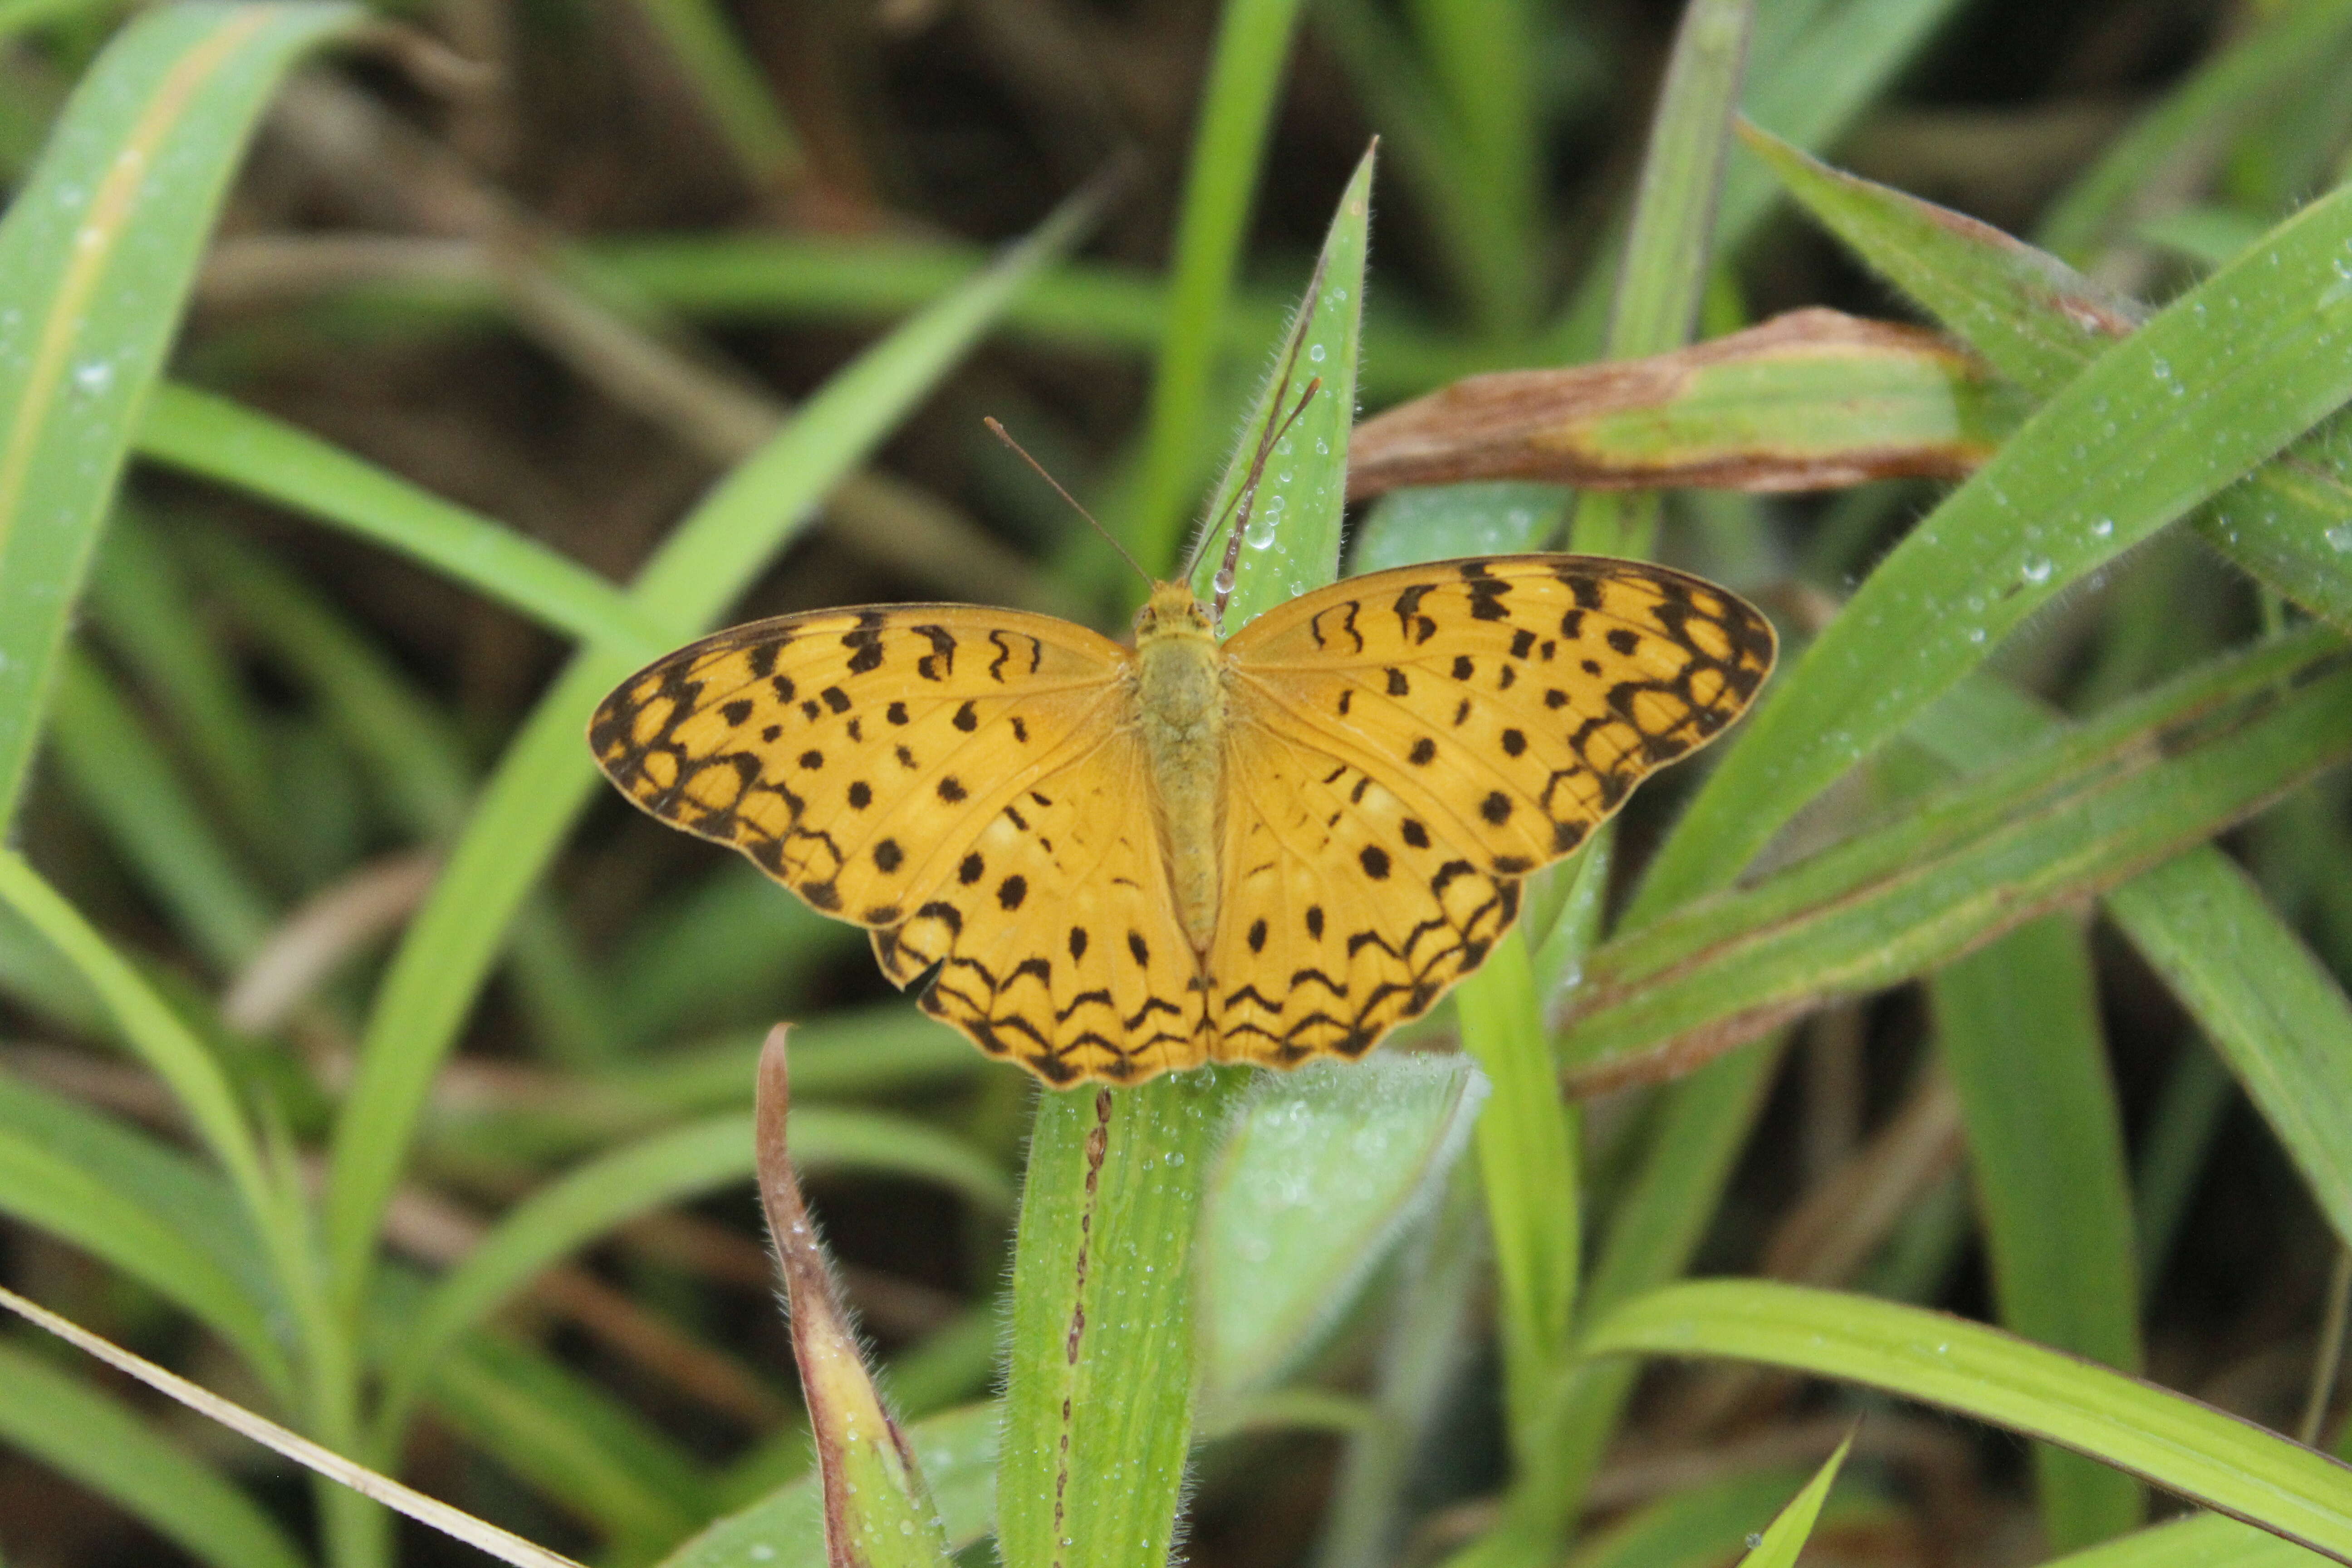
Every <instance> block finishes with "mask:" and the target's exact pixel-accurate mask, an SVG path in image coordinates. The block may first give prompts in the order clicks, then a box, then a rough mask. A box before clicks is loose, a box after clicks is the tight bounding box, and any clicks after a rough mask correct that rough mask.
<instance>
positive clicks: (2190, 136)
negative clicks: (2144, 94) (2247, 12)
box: [2035, 0, 2352, 267]
mask: <svg viewBox="0 0 2352 1568" xmlns="http://www.w3.org/2000/svg"><path fill="white" fill-rule="evenodd" d="M2347 35H2352V5H2347V3H2346V0H2298V3H2295V4H2291V5H2280V6H2278V7H2276V8H2275V9H2273V10H2272V11H2270V12H2268V13H2266V14H2264V15H2263V16H2262V17H2261V19H2260V21H2259V22H2257V23H2256V24H2255V25H2254V26H2250V27H2248V28H2247V29H2246V30H2245V31H2244V32H2243V33H2242V34H2240V35H2239V36H2238V37H2235V38H2233V39H2231V41H2230V42H2229V44H2228V45H2227V46H2226V47H2222V48H2221V49H2218V50H2216V51H2215V52H2214V53H2213V54H2212V55H2211V56H2210V57H2209V58H2206V60H2205V61H2204V62H2203V63H2202V64H2200V66H2199V67H2198V68H2197V69H2196V70H2195V72H2193V73H2192V74H2191V75H2190V76H2189V79H2187V80H2186V81H2184V82H2182V83H2181V84H2180V85H2179V86H2178V87H2176V88H2174V89H2172V90H2171V91H2170V92H2168V93H2167V94H2166V95H2165V97H2164V100H2163V101H2162V102H2161V103H2159V104H2158V105H2157V106H2156V107H2155V108H2154V109H2151V110H2148V111H2147V113H2146V114H2144V115H2142V116H2141V117H2140V119H2139V121H2137V123H2136V124H2134V125H2133V126H2132V127H2131V129H2130V130H2128V131H2126V132H2124V133H2123V134H2122V135H2121V136H2118V137H2116V139H2115V140H2114V141H2113V142H2109V143H2108V144H2107V147H2106V150H2105V152H2104V153H2101V154H2100V155H2099V159H2098V162H2096V163H2093V164H2092V165H2091V167H2090V168H2089V169H2087V170H2085V171H2084V173H2083V174H2081V175H2079V176H2077V177H2076V178H2075V180H2074V183H2073V184H2070V185H2069V186H2067V188H2066V190H2065V193H2064V194H2063V195H2061V196H2059V198H2058V199H2057V200H2056V201H2055V202H2053V203H2052V204H2051V205H2050V207H2049V209H2048V210H2047V211H2046V212H2045V213H2044V214H2043V216H2042V225H2041V230H2040V232H2039V233H2038V234H2036V235H2035V239H2036V241H2037V242H2038V243H2039V244H2040V245H2041V246H2042V248H2044V249H2045V250H2049V251H2051V252H2053V253H2054V254H2056V255H2059V256H2063V257H2064V258H2066V259H2067V260H2068V261H2071V262H2073V263H2074V264H2075V265H2076V266H2078V267H2079V266H2083V265H2084V264H2086V263H2087V262H2088V261H2089V260H2090V259H2091V258H2093V257H2094V256H2095V255H2096V253H2097V252H2098V250H2099V248H2100V247H2102V246H2104V245H2105V244H2106V243H2107V242H2108V241H2109V240H2111V239H2113V238H2114V237H2115V236H2116V231H2117V230H2118V229H2119V228H2121V227H2122V226H2125V225H2126V224H2127V223H2129V222H2130V221H2131V220H2132V219H2133V217H2134V216H2137V215H2136V214H2135V213H2134V212H2133V210H2132V209H2133V207H2134V205H2135V204H2136V203H2137V202H2138V201H2140V200H2142V199H2143V194H2144V192H2145V191H2146V190H2147V187H2148V185H2149V184H2150V183H2151V182H2152V181H2153V180H2154V179H2155V178H2156V177H2157V176H2158V174H2162V173H2163V171H2164V169H2165V168H2166V166H2167V165H2168V164H2170V163H2174V162H2175V161H2177V160H2179V159H2180V158H2183V157H2187V156H2195V155H2197V153H2198V152H2199V151H2200V149H2207V150H2210V149H2211V148H2213V146H2214V144H2215V143H2217V142H2219V141H2220V139H2221V136H2222V135H2223V134H2225V133H2226V132H2228V131H2229V129H2230V128H2231V126H2232V125H2233V124H2235V123H2236V122H2239V121H2245V120H2248V119H2251V118H2252V116H2253V115H2255V114H2257V113H2259V112H2260V111H2261V110H2262V108H2263V105H2265V104H2267V103H2269V102H2272V101H2273V100H2275V99H2276V98H2277V96H2278V95H2279V94H2280V93H2282V92H2284V91H2285V90H2286V89H2289V88H2290V87H2291V86H2292V85H2293V84H2294V82H2295V81H2296V80H2297V79H2301V78H2303V77H2305V76H2306V75H2308V74H2309V73H2311V72H2313V71H2315V70H2317V69H2321V68H2326V67H2329V66H2331V65H2332V64H2337V63H2340V57H2341V50H2342V46H2343V44H2344V41H2345V39H2346V37H2347ZM2208 155H2210V151H2209V152H2208Z"/></svg>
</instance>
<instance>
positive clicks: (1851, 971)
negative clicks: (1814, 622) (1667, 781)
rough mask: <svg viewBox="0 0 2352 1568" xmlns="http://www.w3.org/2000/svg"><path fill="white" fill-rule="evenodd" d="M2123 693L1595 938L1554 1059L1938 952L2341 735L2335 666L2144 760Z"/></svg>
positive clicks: (2154, 842)
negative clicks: (1874, 819) (1858, 830)
mask: <svg viewBox="0 0 2352 1568" xmlns="http://www.w3.org/2000/svg"><path fill="white" fill-rule="evenodd" d="M2233 668H2235V669H2236V671H2237V672H2238V673H2243V672H2244V667H2243V666H2242V665H2241V666H2235V667H2233ZM2177 698H2178V693H2177V692H2167V693H2166V694H2165V698H2164V700H2166V701H2172V700H2177ZM2126 708H2127V710H2126V714H2125V715H2124V717H2123V719H2122V720H2118V721H2116V725H2115V727H2114V728H2111V729H2109V730H2108V731H2107V734H2106V736H2105V738H2104V739H2102V738H2100V737H2097V736H2094V735H2092V734H2091V733H2090V731H2089V730H2088V729H2087V728H2086V730H2085V731H2082V732H2080V733H2074V734H2069V735H2067V736H2066V737H2064V738H2063V739H2053V741H2052V742H2048V743H2045V744H2044V745H2042V746H2039V747H2036V748H2035V749H2034V751H2033V752H2029V753H2026V754H2024V755H2022V756H2021V757H2020V758H2019V759H2017V760H2016V761H2014V762H2012V763H2010V764H2008V765H2007V766H2005V767H2004V768H2002V769H2000V770H1998V771H1996V772H1994V773H1989V774H1987V775H1986V776H1985V777H1984V778H1982V779H1978V780H1970V781H1967V782H1965V783H1962V784H1956V785H1953V786H1951V787H1950V788H1948V790H1946V791H1943V792H1939V793H1938V794H1937V795H1936V796H1934V797H1931V798H1930V799H1929V800H1927V802H1924V803H1922V804H1920V805H1917V806H1916V808H1915V809H1913V810H1912V811H1911V812H1910V813H1908V814H1907V815H1906V816H1904V817H1903V818H1901V819H1899V820H1897V821H1895V822H1894V823H1891V824H1889V825H1888V826H1885V827H1882V828H1879V829H1877V830H1874V831H1872V832H1869V833H1865V834H1863V835H1860V836H1858V837H1855V838H1853V839H1852V840H1849V841H1848V842H1846V843H1845V844H1843V845H1841V846H1839V847H1836V848H1833V849H1831V850H1828V851H1825V852H1823V853H1822V854H1821V855H1818V856H1815V857H1814V858H1811V859H1810V860H1807V861H1804V862H1801V864H1799V865H1797V866H1795V867H1792V868H1790V869H1789V870H1787V871H1784V872H1780V873H1779V874H1778V875H1775V876H1773V877H1771V878H1769V879H1766V880H1765V881H1763V882H1762V883H1759V885H1757V886H1756V887H1754V888H1750V889H1741V890H1739V891H1736V892H1731V893H1727V894H1721V895H1717V896H1716V897H1714V898H1710V899H1707V900H1701V901H1700V902H1698V903H1696V904H1693V905H1691V906H1689V907H1688V908H1686V909H1685V910H1679V911H1677V912H1676V913H1675V914H1673V915H1670V916H1668V917H1666V918H1665V919H1664V920H1663V921H1658V922H1656V923H1655V924H1654V925H1652V926H1650V927H1646V928H1644V929H1643V930H1642V931H1637V932H1634V933H1633V934H1631V935H1629V936H1625V937H1621V938H1619V939H1618V940H1616V941H1614V942H1610V943H1608V944H1606V945H1605V946H1603V947H1602V948H1601V949H1600V950H1599V951H1598V952H1595V953H1594V955H1593V957H1592V959H1591V962H1590V963H1588V965H1587V966H1586V980H1585V984H1584V987H1583V989H1582V990H1581V991H1580V993H1579V994H1578V997H1577V1004H1576V1005H1577V1008H1578V1011H1577V1012H1576V1013H1575V1015H1574V1016H1573V1017H1572V1018H1571V1020H1570V1031H1571V1032H1570V1037H1569V1040H1568V1045H1567V1059H1568V1066H1569V1071H1570V1074H1571V1076H1572V1077H1574V1078H1576V1079H1580V1080H1582V1081H1586V1082H1592V1083H1598V1082H1605V1081H1610V1080H1612V1079H1619V1078H1622V1077H1623V1076H1626V1075H1628V1074H1633V1073H1635V1072H1636V1071H1637V1070H1638V1071H1640V1072H1643V1073H1648V1072H1655V1071H1658V1070H1660V1069H1661V1068H1664V1067H1665V1066H1666V1065H1667V1064H1668V1063H1669V1062H1672V1061H1676V1060H1680V1061H1687V1060H1688V1059H1690V1057H1691V1056H1692V1055H1696V1056H1698V1057H1699V1058H1702V1059H1703V1058H1704V1057H1705V1056H1706V1055H1709V1054H1712V1053H1713V1052H1714V1051H1717V1050H1720V1049H1723V1048H1725V1047H1727V1046H1729V1045H1731V1044H1736V1043H1737V1042H1738V1041H1739V1040H1742V1039H1746V1038H1751V1037H1754V1036H1755V1035H1756V1034H1757V1033H1759V1032H1761V1031H1762V1030H1763V1029H1764V1028H1766V1027H1769V1026H1770V1025H1771V1024H1773V1023H1776V1022H1778V1021H1780V1020H1782V1019H1785V1018H1787V1017H1790V1016H1794V1015H1795V1014H1798V1013H1801V1012H1802V1011H1805V1010H1806V1009H1808V1008H1809V1007H1811V1005H1814V1004H1815V1003H1816V1002H1817V1001H1819V1000H1821V999H1823V998H1825V997H1827V996H1830V995H1851V994H1858V993H1861V992H1864V991H1868V990H1872V989H1875V988H1877V987H1880V986H1884V985H1887V984H1894V983H1895V982H1896V981H1898V980H1901V979H1904V978H1906V977H1908V976H1910V975H1912V974H1916V973H1919V972H1920V971H1921V970H1923V969H1926V968H1929V967H1933V966H1935V965H1937V964H1939V963H1948V962H1949V961H1950V960H1952V959H1953V958H1956V957H1958V955H1959V954H1960V953H1962V952H1966V951H1968V950H1969V948H1971V947H1973V946H1974V945H1976V944H1977V943H1979V942H1983V941H1986V940H1988V939H1990V937H1993V936H1996V935H1998V934H2000V932H2001V931H2007V930H2010V929H2011V928H2013V927H2014V926H2015V925H2017V924H2019V923H2021V922H2022V921H2027V920H2030V919H2032V917H2033V916H2034V915H2036V914H2039V913H2043V912H2048V911H2050V910H2054V909H2056V908H2059V907H2062V906H2063V905H2064V904H2066V903H2068V902H2069V901H2071V900H2078V899H2080V898H2082V897H2083V896H2084V895H2085V894H2087V893H2094V892H2099V891H2103V890H2105V889H2107V888H2109V887H2113V886H2116V885H2117V884H2118V883H2120V882H2122V881H2124V880H2126V879H2129V878H2130V877H2133V876H2136V875H2137V874H2138V873H2140V872H2142V871H2145V870H2147V869H2149V868H2152V867H2154V866H2156V865H2158V864H2160V863H2161V862H2163V861H2164V860H2167V859H2169V858H2171V857H2173V856H2175V855H2178V854H2179V853H2181V852H2182V851H2184V850H2186V849H2189V848H2191V847H2195V846H2196V845H2198V844H2199V843H2201V842H2202V841H2203V840H2204V839H2205V838H2207V837H2210V835H2212V834H2213V833H2215V832H2218V831H2220V830H2221V828H2222V827H2224V826H2228V825H2229V824H2231V823H2232V822H2235V821H2237V820H2240V819H2242V817H2244V816H2248V815H2250V814H2252V812H2254V811H2255V810H2258V809H2259V808H2260V807H2262V806H2263V805H2266V804H2267V803H2268V802H2269V801H2271V800H2273V799H2275V798H2277V797H2278V796H2279V795H2283V794H2284V793H2286V792H2288V791H2289V790H2291V789H2292V788H2294V786H2295V785H2296V784H2299V783H2300V782H2302V781H2303V780H2304V779H2306V778H2308V777H2310V776H2311V775H2312V774H2313V773H2315V772H2317V771H2318V770H2319V769H2321V768H2324V767H2326V766H2328V765H2330V764H2331V763H2334V762H2336V761H2337V760H2339V759H2340V758H2342V757H2343V756H2344V755H2345V754H2347V747H2352V673H2346V672H2339V673H2337V674H2336V675H2332V676H2329V677H2326V678H2324V679H2320V680H2317V681H2315V682H2313V683H2312V684H2311V685H2309V686H2307V687H2305V688H2303V689H2301V690H2300V691H2298V692H2297V693H2295V694H2294V696H2293V697H2292V698H2289V699H2287V700H2284V702H2283V703H2280V704H2277V705H2274V706H2267V707H2264V708H2263V709H2261V710H2259V711H2258V712H2257V713H2256V714H2255V715H2254V716H2253V717H2252V718H2247V719H2244V720H2243V721H2242V722H2241V723H2239V724H2238V725H2236V726H2235V727H2231V728H2225V729H2221V730H2220V731H2215V732H2209V733H2206V734H2204V735H2203V736H2201V737H2200V740H2199V741H2197V742H2194V743H2189V744H2187V745H2185V746H2184V749H2183V750H2182V751H2181V752H2179V754H2178V755H2176V756H2174V757H2172V758H2170V759H2168V760H2167V761H2165V762H2162V763H2149V762H2147V760H2146V759H2145V758H2144V757H2142V758H2134V757H2131V756H2130V755H2128V754H2126V753H2125V752H2106V751H2105V748H2106V746H2107V745H2108V744H2109V743H2111V742H2114V741H2115V740H2116V737H2117V736H2119V735H2120V734H2121V733H2122V732H2124V731H2126V730H2128V729H2129V728H2130V727H2131V726H2132V724H2134V723H2137V722H2140V721H2153V724H2154V727H2153V728H2149V729H2145V730H2143V731H2141V732H2142V733H2144V734H2148V735H2155V734H2158V733H2162V732H2163V731H2164V730H2165V729H2166V728H2167V727H2168V722H2169V721H2168V720H2166V719H2165V718H2164V716H2163V715H2161V714H2153V713H2151V712H2150V711H2149V710H2147V709H2145V708H2140V707H2137V706H2133V705H2126ZM2102 754H2104V755H2105V758H2106V760H2105V761H2101V760H2099V759H2100V757H2101V756H2102ZM2069 762H2072V763H2074V766H2073V767H2072V768H2071V769H2069V768H2067V766H2066V764H2067V763H2069ZM2056 770H2064V771H2056ZM2038 775H2039V777H2040V782H2037V776H2038ZM1677 1053H1681V1054H1679V1055H1678V1054H1677Z"/></svg>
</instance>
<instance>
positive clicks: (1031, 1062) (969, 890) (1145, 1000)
mask: <svg viewBox="0 0 2352 1568" xmlns="http://www.w3.org/2000/svg"><path fill="white" fill-rule="evenodd" d="M1144 767H1145V763H1144V760H1143V756H1142V751H1141V747H1140V745H1139V742H1137V741H1136V740H1135V738H1134V735H1133V732H1132V731H1131V730H1128V729H1118V730H1113V731H1111V733H1110V737H1109V739H1108V740H1107V741H1105V742H1104V743H1102V744H1101V745H1099V746H1097V747H1096V748H1095V749H1093V750H1092V751H1090V752H1088V754H1087V756H1086V757H1085V758H1084V759H1083V760H1082V761H1080V762H1079V763H1076V764H1074V765H1073V766H1071V767H1068V768H1066V769H1064V770H1063V771H1062V772H1060V773H1056V774H1055V776H1054V779H1053V781H1052V783H1051V784H1049V785H1048V786H1047V787H1045V788H1044V789H1040V790H1032V791H1030V792H1028V793H1027V794H1025V795H1023V797H1022V798H1021V800H1020V802H1019V804H1018V805H1017V806H1013V805H1008V806H1007V807H1006V808H1005V809H1004V810H1003V811H1002V812H1000V813H999V814H998V816H997V817H996V819H995V820H994V821H992V822H991V823H990V824H989V825H988V826H987V829H986V830H985V831H984V832H982V834H981V835H980V836H979V837H977V838H975V839H974V840H973V841H972V843H971V847H969V849H968V850H967V852H966V853H965V855H964V857H963V858H962V859H961V861H960V862H959V864H958V865H957V867H956V868H955V871H954V874H953V875H952V876H951V877H950V878H949V879H948V880H947V882H946V883H945V885H944V886H942V887H941V888H940V889H939V890H938V892H937V893H936V895H935V896H934V898H933V899H932V900H931V901H930V902H929V903H927V904H925V905H923V906H922V907H919V908H918V909H916V910H914V912H913V913H912V914H911V915H910V917H909V918H908V919H907V920H905V921H902V922H901V923H899V924H898V925H897V926H894V927H892V928H889V929H887V930H884V931H876V932H875V933H874V947H875V953H876V956H877V959H878V960H879V961H880V963H881V964H882V968H883V972H884V973H886V974H887V975H888V976H889V977H890V978H891V979H892V980H893V981H894V982H896V983H898V984H900V985H902V986H904V985H910V984H916V983H918V982H919V981H921V980H922V979H924V978H925V977H926V976H927V975H928V976H929V977H930V978H929V985H928V987H927V988H926V989H924V990H923V991H922V992H921V993H920V1002H921V1005H922V1006H923V1008H924V1010H925V1011H927V1012H929V1013H930V1014H931V1015H932V1016H935V1017H940V1018H943V1019H945V1020H946V1021H947V1022H949V1023H950V1024H953V1025H954V1026H956V1027H958V1028H960V1029H961V1030H962V1031H963V1032H964V1033H965V1034H966V1035H968V1036H970V1037H971V1039H972V1040H973V1042H974V1043H976V1044H977V1045H979V1047H981V1048H982V1050H984V1051H988V1052H990V1053H991V1054H992V1055H997V1056H1003V1057H1008V1058H1012V1059H1013V1060H1016V1061H1018V1062H1020V1063H1021V1064H1022V1065H1023V1066H1024V1067H1026V1068H1029V1069H1030V1070H1031V1071H1033V1072H1034V1073H1036V1074H1037V1075H1038V1076H1039V1077H1040V1078H1042V1079H1045V1081H1047V1082H1048V1083H1052V1084H1055V1085H1066V1084H1070V1083H1075V1082H1077V1081H1080V1080H1082V1079H1089V1078H1092V1079H1107V1080H1108V1081H1111V1082H1131V1081H1135V1080H1137V1079H1144V1078H1149V1077H1151V1076H1153V1075H1154V1074H1157V1073H1160V1072H1164V1071H1168V1070H1170V1069H1172V1068H1187V1067H1192V1066H1196V1065H1198V1064H1199V1063H1200V1062H1201V1061H1202V1060H1203V1059H1204V1058H1205V1056H1206V1053H1207V1047H1206V1044H1205V1040H1204V1029H1205V1026H1206V1008H1207V1002H1206V998H1205V994H1204V992H1203V989H1202V985H1201V984H1200V965H1199V960H1198V959H1197V958H1196V956H1195V955H1194V953H1193V951H1192V945H1191V943H1190V942H1187V941H1186V940H1185V937H1184V932H1183V928H1182V925H1181V921H1179V919H1178V917H1177V913H1176V907H1175V901H1174V899H1173V897H1172V896H1171V893H1170V891H1169V883H1168V875H1167V870H1166V868H1165V865H1164V864H1163V862H1162V859H1161V854H1160V833H1159V829H1158V826H1157V824H1156V823H1155V821H1154V820H1153V817H1152V815H1151V805H1150V801H1151V792H1150V781H1149V779H1148V778H1147V777H1146V776H1145V774H1144Z"/></svg>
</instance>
